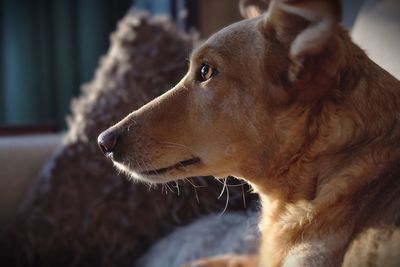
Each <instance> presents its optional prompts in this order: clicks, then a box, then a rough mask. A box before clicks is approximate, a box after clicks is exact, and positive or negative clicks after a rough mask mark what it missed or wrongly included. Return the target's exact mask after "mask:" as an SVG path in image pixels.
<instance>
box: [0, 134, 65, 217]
mask: <svg viewBox="0 0 400 267" xmlns="http://www.w3.org/2000/svg"><path fill="white" fill-rule="evenodd" d="M61 139H62V134H46V135H32V136H18V137H1V138H0V163H1V169H0V174H1V175H0V223H5V222H7V221H8V220H9V219H11V218H12V216H13V215H14V214H15V212H16V211H17V208H18V206H19V204H20V202H21V200H22V199H23V198H24V196H25V194H26V193H27V190H28V189H29V187H30V186H32V183H33V182H34V180H35V178H36V177H37V175H38V173H39V172H40V170H41V168H42V166H43V165H44V163H45V162H46V160H47V159H48V158H49V156H50V155H51V154H52V153H53V151H54V149H55V148H56V147H57V145H58V144H59V143H60V142H61Z"/></svg>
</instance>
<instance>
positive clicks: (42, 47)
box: [0, 0, 364, 135]
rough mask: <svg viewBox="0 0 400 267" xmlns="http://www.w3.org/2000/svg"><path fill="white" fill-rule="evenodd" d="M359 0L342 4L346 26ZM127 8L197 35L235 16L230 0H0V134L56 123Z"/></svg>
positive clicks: (58, 125)
mask: <svg viewBox="0 0 400 267" xmlns="http://www.w3.org/2000/svg"><path fill="white" fill-rule="evenodd" d="M349 2H351V3H349ZM363 2H364V1H362V0H355V1H347V2H346V3H345V6H346V8H345V11H346V12H345V14H344V15H345V16H344V22H345V24H346V26H348V27H351V26H352V25H353V23H354V20H355V18H356V17H357V13H358V11H359V9H360V8H361V4H362V3H363ZM131 7H135V8H137V9H145V10H147V11H148V12H150V13H152V14H157V15H160V14H161V15H168V16H171V17H173V18H174V19H175V20H176V22H177V24H178V27H179V28H180V29H181V30H189V29H192V28H194V29H197V30H199V31H200V32H201V36H202V37H206V36H208V35H210V34H211V33H212V32H214V31H215V30H217V29H218V28H220V27H222V26H224V25H226V24H229V23H231V22H232V21H236V20H239V19H240V16H239V12H238V0H135V1H132V0H118V1H111V0H68V1H67V0H31V1H23V0H1V1H0V134H2V135H4V134H18V133H29V132H43V131H44V132H46V131H58V130H60V129H63V128H64V127H65V122H64V120H65V116H66V114H68V110H69V103H70V100H71V98H72V97H74V96H76V95H77V94H78V93H79V88H80V85H81V84H82V83H85V82H88V81H90V80H91V79H92V77H93V75H94V70H95V68H96V66H97V64H98V62H99V59H100V57H101V55H103V54H105V52H106V50H107V47H108V45H109V35H110V33H111V32H112V31H113V30H114V29H115V28H116V24H117V22H118V20H119V19H121V18H122V16H123V15H124V14H125V13H126V12H127V10H128V9H129V8H131Z"/></svg>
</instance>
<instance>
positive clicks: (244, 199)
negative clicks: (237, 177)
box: [242, 184, 247, 208]
mask: <svg viewBox="0 0 400 267" xmlns="http://www.w3.org/2000/svg"><path fill="white" fill-rule="evenodd" d="M242 197H243V208H247V205H246V196H245V194H244V184H242Z"/></svg>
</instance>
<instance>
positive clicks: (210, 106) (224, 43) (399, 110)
mask: <svg viewBox="0 0 400 267" xmlns="http://www.w3.org/2000/svg"><path fill="white" fill-rule="evenodd" d="M339 10H340V8H339V4H338V1H332V0H331V1H329V0H326V1H321V0H298V1H295V0H293V1H283V0H282V1H278V0H276V1H272V2H271V3H270V6H269V10H268V12H267V14H265V15H262V16H258V17H255V18H251V19H247V20H244V21H241V22H239V23H236V24H233V25H231V26H229V27H227V28H225V29H223V30H221V31H220V32H218V33H216V34H215V35H213V36H212V37H211V38H210V39H209V40H208V41H206V42H205V43H204V44H203V45H202V46H201V47H200V48H198V49H197V50H196V51H194V53H193V54H192V57H191V62H190V68H189V71H188V73H187V74H186V76H185V77H184V78H183V79H182V81H181V82H180V83H178V84H177V85H176V86H175V87H174V88H173V89H171V90H170V91H169V92H167V93H166V94H164V95H163V96H161V97H159V98H157V99H155V100H154V101H152V102H150V103H149V104H147V105H145V106H144V107H142V108H141V109H139V110H137V111H135V112H133V113H131V114H130V115H128V116H127V117H126V118H125V119H123V120H122V121H121V122H119V123H118V124H116V125H115V126H113V127H111V128H110V129H108V130H107V131H105V132H104V133H102V134H101V135H100V136H99V144H100V146H101V148H102V150H103V151H104V153H105V154H106V155H107V156H108V157H110V158H111V159H112V160H113V162H114V163H115V165H116V166H117V167H118V168H119V169H121V170H123V171H125V172H126V173H127V174H128V175H130V176H131V177H134V178H137V179H141V180H144V181H146V182H149V183H162V182H167V181H170V180H176V179H180V178H184V177H188V176H201V175H214V176H217V177H225V176H228V175H233V176H236V177H239V178H242V179H245V180H246V181H247V182H249V183H250V184H251V185H252V186H253V188H254V189H255V190H256V191H257V192H258V193H259V194H260V197H261V200H262V207H263V210H262V211H263V212H262V219H261V223H260V230H261V233H262V245H261V248H260V251H259V255H258V256H254V257H251V256H248V257H247V256H237V257H234V256H232V257H230V256H222V257H220V258H215V259H210V260H204V261H201V262H198V263H195V264H193V265H191V266H261V267H269V266H271V267H272V266H287V267H289V266H293V267H294V266H319V267H320V266H323V267H330V266H332V267H333V266H385V267H387V266H400V228H399V225H400V211H399V208H400V166H399V165H398V163H399V159H400V124H399V121H400V82H399V81H398V80H396V79H395V78H393V77H392V76H391V75H389V74H388V73H387V72H386V71H384V70H383V69H381V68H380V67H379V66H377V65H376V64H374V63H373V62H372V61H371V60H369V59H368V57H367V56H366V55H365V54H364V52H363V51H362V50H361V49H360V48H359V47H357V46H356V45H355V44H353V43H352V41H351V40H350V38H349V36H348V34H347V32H346V31H345V30H343V29H342V28H341V26H340V25H339V23H338V20H339Z"/></svg>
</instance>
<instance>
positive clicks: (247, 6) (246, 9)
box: [239, 0, 270, 19]
mask: <svg viewBox="0 0 400 267" xmlns="http://www.w3.org/2000/svg"><path fill="white" fill-rule="evenodd" d="M269 2H270V0H240V2H239V9H240V14H241V15H242V17H244V18H246V19H248V18H254V17H257V16H259V15H261V14H263V13H265V11H267V9H268V6H269Z"/></svg>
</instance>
